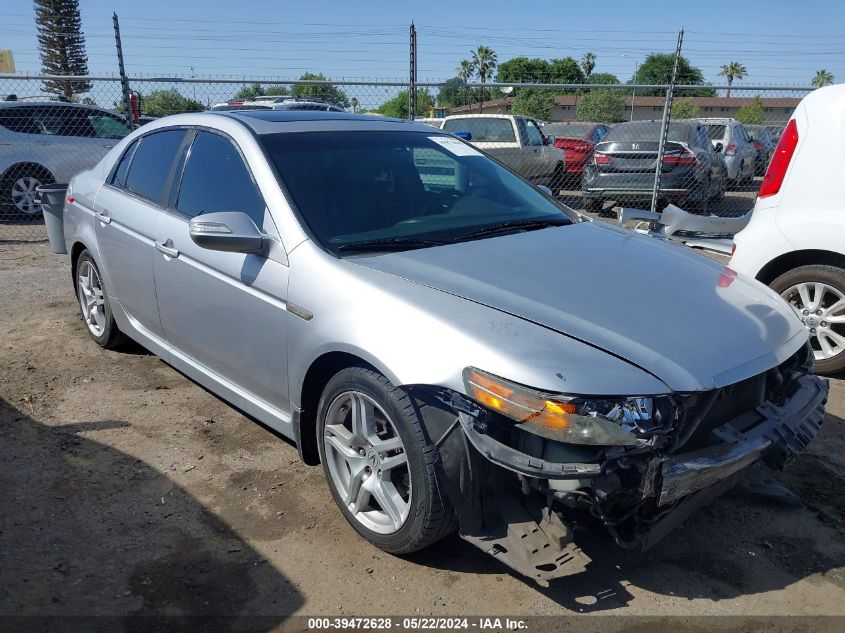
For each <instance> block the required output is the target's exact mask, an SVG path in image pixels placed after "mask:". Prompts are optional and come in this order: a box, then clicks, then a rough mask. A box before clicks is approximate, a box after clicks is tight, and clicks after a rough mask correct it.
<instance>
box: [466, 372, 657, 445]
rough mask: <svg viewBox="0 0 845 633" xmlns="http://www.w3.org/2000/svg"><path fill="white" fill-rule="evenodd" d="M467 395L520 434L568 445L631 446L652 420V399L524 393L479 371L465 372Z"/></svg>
mask: <svg viewBox="0 0 845 633" xmlns="http://www.w3.org/2000/svg"><path fill="white" fill-rule="evenodd" d="M464 384H465V386H466V389H467V395H469V397H470V398H472V399H473V400H475V401H476V402H478V403H479V404H480V405H482V406H483V407H485V408H487V409H490V410H492V411H495V412H497V413H500V414H501V415H503V416H505V417H507V418H510V419H511V420H513V421H514V422H515V423H516V424H517V425H518V426H519V427H520V428H522V429H524V430H525V431H528V432H530V433H534V434H536V435H540V436H542V437H545V438H547V439H550V440H556V441H558V442H566V443H569V444H588V445H602V446H635V445H637V444H639V443H640V442H641V440H640V439H639V438H637V436H636V435H634V433H633V432H632V431H637V430H642V429H641V426H640V425H641V424H643V423H644V422H648V421H649V420H651V419H652V417H653V415H654V403H653V402H652V399H651V398H601V399H585V398H570V397H568V396H562V395H560V394H548V393H543V392H541V391H536V390H534V389H529V388H528V387H523V386H522V385H518V384H516V383H513V382H510V381H509V380H505V379H503V378H499V377H498V376H493V375H492V374H488V373H486V372H483V371H481V370H479V369H475V368H472V367H468V368H467V369H465V370H464Z"/></svg>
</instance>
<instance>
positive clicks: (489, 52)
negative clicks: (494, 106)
mask: <svg viewBox="0 0 845 633" xmlns="http://www.w3.org/2000/svg"><path fill="white" fill-rule="evenodd" d="M471 53H472V62H471V63H472V66H473V68H474V69H475V72H476V73H478V78H479V79H480V80H481V102H480V103H479V104H478V111H479V112H483V111H484V82H485V81H487V79H488V78H489V77H490V76H491V75H492V74H493V71H494V70H496V63H497V62H498V60H497V59H496V51H494V50H493V49H492V48H489V47H487V46H479V47H478V49H477V50H474V51H471Z"/></svg>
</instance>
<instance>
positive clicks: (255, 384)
mask: <svg viewBox="0 0 845 633" xmlns="http://www.w3.org/2000/svg"><path fill="white" fill-rule="evenodd" d="M215 211H241V212H244V213H246V214H248V215H249V216H250V217H251V218H252V219H253V221H254V222H255V223H256V225H257V226H258V227H259V228H260V229H262V230H263V231H264V232H265V233H267V234H269V235H272V236H275V237H278V232H277V230H276V227H275V225H274V223H273V220H272V218H271V217H270V215H269V213H268V212H267V210H266V205H265V203H264V199H263V197H262V196H261V193H260V191H259V189H258V187H257V185H256V183H255V181H254V179H253V177H252V175H251V172H250V170H249V167H248V166H247V164H246V162H245V160H244V158H243V156H242V155H241V152H240V151H239V150H238V148H237V147H236V146H235V144H234V143H233V141H232V140H230V139H229V138H228V137H226V136H223V135H221V134H217V133H213V132H206V131H199V132H197V133H196V137H195V138H194V140H193V143H192V145H191V147H190V150H189V151H188V155H187V159H186V162H185V166H184V171H183V173H182V178H181V186H180V187H179V188H178V191H174V192H173V194H172V195H171V199H170V208H169V209H168V211H167V212H166V213H163V214H162V217H161V221H160V222H159V224H158V229H157V232H156V244H157V246H158V252H156V255H155V281H156V292H157V296H158V306H159V314H160V316H161V325H162V328H163V331H164V336H165V339H166V340H167V341H168V343H170V345H171V346H172V347H173V348H174V354H181V355H182V356H183V360H184V361H185V362H187V363H189V364H191V365H194V366H196V367H197V368H198V369H199V371H201V372H203V373H205V374H210V375H211V377H212V378H214V379H215V380H219V379H220V378H223V379H224V380H225V381H226V382H228V383H231V384H233V385H234V386H236V387H237V388H239V389H240V390H242V391H245V392H247V394H248V396H249V397H251V398H257V399H259V400H261V401H262V402H264V403H266V404H269V405H271V406H272V408H273V409H276V410H277V411H280V412H282V413H283V414H288V413H289V412H290V411H289V409H290V406H289V402H288V397H287V396H288V392H287V340H286V332H285V317H286V312H285V298H286V296H287V282H288V268H287V266H286V264H285V263H283V262H281V261H276V260H275V259H273V258H269V257H264V256H261V255H255V254H244V253H229V252H221V251H212V250H208V249H204V248H201V247H199V246H197V245H196V244H195V243H194V242H193V241H192V240H191V238H190V235H189V221H190V219H191V218H192V217H195V216H197V215H201V214H203V213H211V212H215Z"/></svg>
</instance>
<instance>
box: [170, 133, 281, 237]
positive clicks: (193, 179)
mask: <svg viewBox="0 0 845 633" xmlns="http://www.w3.org/2000/svg"><path fill="white" fill-rule="evenodd" d="M176 208H177V209H178V210H179V211H180V212H181V213H184V214H185V215H187V216H188V217H191V218H192V217H194V216H197V215H200V214H203V213H213V212H216V211H242V212H243V213H246V214H247V215H248V216H249V217H250V218H252V221H253V222H255V224H256V226H258V227H259V228H261V227H263V225H264V208H265V204H264V199H263V198H262V197H261V193H260V192H259V191H258V187H257V186H256V184H255V182H254V181H253V180H252V176H251V175H250V173H249V170H248V169H247V166H246V164H245V163H244V160H243V158H242V157H241V154H240V152H239V151H238V150H237V148H236V147H235V146H234V145H233V144H232V142H231V141H230V140H229V139H227V138H224V137H223V136H220V135H219V134H211V133H209V132H199V133H198V134H197V137H196V139H194V142H193V145H192V146H191V151H190V153H189V155H188V163H187V164H186V165H185V171H184V173H183V175H182V186H181V188H180V190H179V199H178V201H177V203H176Z"/></svg>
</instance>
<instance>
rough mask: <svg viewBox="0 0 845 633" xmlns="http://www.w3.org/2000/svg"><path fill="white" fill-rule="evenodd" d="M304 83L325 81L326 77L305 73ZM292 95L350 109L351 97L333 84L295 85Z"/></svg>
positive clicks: (320, 74)
mask: <svg viewBox="0 0 845 633" xmlns="http://www.w3.org/2000/svg"><path fill="white" fill-rule="evenodd" d="M300 79H301V80H302V81H325V80H326V77H325V75H323V73H305V74H304V75H302V76H301V77H300ZM291 93H292V94H293V96H294V97H303V98H307V99H320V100H322V101H326V102H328V103H331V104H332V105H336V106H337V107H339V108H348V107H349V97H348V96H347V94H346V93H345V92H344V91H343V90H341V89H340V88H338V87H337V86H335V85H333V84H329V83H326V84H295V85H294V86H293V89H292V90H291Z"/></svg>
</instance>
